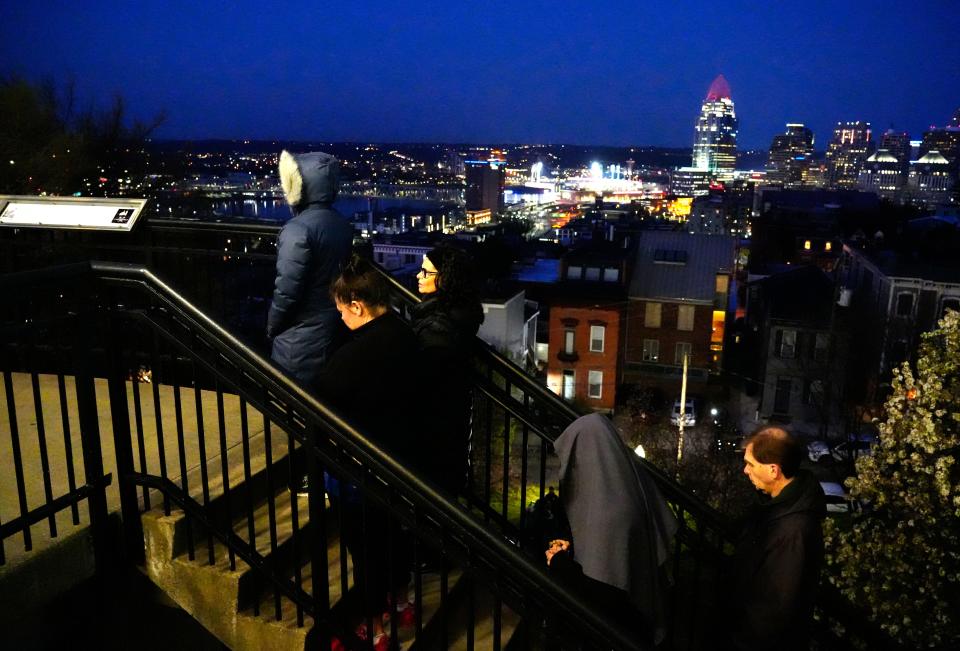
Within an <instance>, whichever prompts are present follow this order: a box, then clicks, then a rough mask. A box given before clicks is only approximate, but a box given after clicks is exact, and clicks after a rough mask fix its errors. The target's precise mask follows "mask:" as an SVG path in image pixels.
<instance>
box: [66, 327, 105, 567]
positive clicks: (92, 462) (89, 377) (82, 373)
mask: <svg viewBox="0 0 960 651" xmlns="http://www.w3.org/2000/svg"><path fill="white" fill-rule="evenodd" d="M76 318H77V327H76V328H75V329H74V335H75V339H74V346H73V349H74V353H75V355H76V357H75V364H76V373H75V383H76V388H77V414H78V416H79V421H80V444H81V448H82V450H83V469H84V476H85V478H86V481H87V485H88V486H89V487H90V493H89V494H88V497H87V503H88V507H89V510H90V530H91V533H92V535H93V558H94V561H95V563H96V568H97V573H98V574H101V575H102V574H103V573H105V572H107V571H108V570H110V569H112V568H111V562H112V557H113V554H111V546H112V543H111V535H110V525H109V520H108V512H107V487H106V485H104V482H103V450H102V447H101V445H100V424H99V418H98V415H97V392H96V386H95V385H94V378H93V363H92V359H91V350H92V348H93V343H94V342H93V336H94V332H95V329H94V328H93V324H92V323H91V321H90V320H91V319H93V318H94V317H93V310H82V311H81V312H80V313H79V314H78V315H77V317H76Z"/></svg>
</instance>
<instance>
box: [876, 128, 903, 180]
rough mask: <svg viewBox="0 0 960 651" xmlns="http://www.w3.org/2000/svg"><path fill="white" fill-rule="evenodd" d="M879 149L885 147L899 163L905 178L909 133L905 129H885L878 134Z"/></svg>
mask: <svg viewBox="0 0 960 651" xmlns="http://www.w3.org/2000/svg"><path fill="white" fill-rule="evenodd" d="M880 149H886V150H887V151H888V152H890V155H891V156H893V157H894V158H896V159H897V162H899V163H900V170H901V172H902V174H903V176H904V178H906V176H907V172H909V171H910V134H909V133H907V132H906V131H894V130H893V129H887V131H886V133H884V134H883V135H882V136H880Z"/></svg>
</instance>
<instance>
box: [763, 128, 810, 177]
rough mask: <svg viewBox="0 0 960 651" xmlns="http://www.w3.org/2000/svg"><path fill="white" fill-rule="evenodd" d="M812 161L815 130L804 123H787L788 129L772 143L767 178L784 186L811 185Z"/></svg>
mask: <svg viewBox="0 0 960 651" xmlns="http://www.w3.org/2000/svg"><path fill="white" fill-rule="evenodd" d="M812 161H813V131H811V130H810V129H809V128H807V127H805V126H804V125H802V124H787V130H786V131H785V132H784V133H780V134H777V135H776V136H774V137H773V142H772V143H770V153H769V154H768V157H767V176H766V180H767V182H768V183H770V184H771V185H779V186H781V187H784V188H799V187H803V186H805V185H809V183H810V181H809V179H808V176H809V172H810V163H811V162H812Z"/></svg>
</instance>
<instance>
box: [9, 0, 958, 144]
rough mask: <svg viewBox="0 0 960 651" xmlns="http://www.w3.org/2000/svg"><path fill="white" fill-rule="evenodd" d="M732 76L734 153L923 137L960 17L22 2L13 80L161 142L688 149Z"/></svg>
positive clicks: (577, 6)
mask: <svg viewBox="0 0 960 651" xmlns="http://www.w3.org/2000/svg"><path fill="white" fill-rule="evenodd" d="M719 73H723V74H724V75H725V76H726V78H727V79H728V81H729V82H730V86H731V88H732V95H733V100H734V102H735V103H736V109H737V115H738V116H739V118H740V125H741V127H740V144H741V147H762V148H766V147H767V146H769V144H770V140H771V138H772V137H773V135H774V134H775V133H777V132H780V131H782V130H783V126H784V123H786V122H788V121H799V122H804V123H806V124H807V125H808V126H810V127H812V128H813V130H814V132H815V134H816V138H817V147H818V148H823V147H824V146H825V144H826V142H827V140H828V139H829V131H830V129H831V128H832V125H833V124H834V123H835V122H837V121H838V120H855V119H863V120H868V121H870V122H872V123H873V126H874V130H875V131H877V132H881V131H883V130H885V129H887V128H888V127H891V126H893V127H895V128H897V129H899V130H907V131H909V132H910V134H911V136H912V137H914V138H919V137H920V136H921V135H922V131H923V130H924V129H926V128H927V127H928V126H929V125H931V124H936V125H943V124H944V123H945V122H946V121H947V120H948V119H949V117H950V116H951V115H952V114H953V112H954V111H955V110H956V109H957V108H958V107H960V3H958V2H957V1H956V0H943V1H934V0H930V1H924V0H921V1H920V2H914V3H904V2H902V0H900V1H897V2H865V1H864V2H852V1H846V0H833V1H831V2H806V3H804V2H719V1H718V2H693V1H689V2H683V1H679V0H678V1H664V2H642V1H633V2H625V1H624V2H608V3H607V2H593V3H589V2H565V1H558V0H554V1H551V2H519V1H514V2H491V1H487V2H450V1H449V0H448V1H447V2H425V1H423V2H403V1H399V0H394V1H391V2H367V1H364V0H348V1H346V2H332V3H331V2H318V1H315V2H287V3H269V2H262V1H261V2H245V1H236V2H207V1H204V0H194V1H192V2H178V1H171V2H152V1H144V2H122V3H121V2H97V1H96V0H91V1H90V2H43V1H33V2H18V1H13V0H11V1H8V2H3V3H2V8H0V74H5V75H9V74H18V75H21V76H25V77H27V78H29V79H43V78H52V79H54V80H55V81H58V82H62V81H64V80H67V79H73V80H74V82H75V84H76V88H77V90H78V91H79V94H80V96H81V98H83V100H84V102H86V103H91V102H95V101H96V102H100V103H101V104H102V105H106V104H107V103H108V102H109V100H110V99H111V97H112V96H113V95H115V94H117V93H120V94H122V95H123V96H124V97H125V99H126V100H127V101H128V104H129V107H130V109H131V111H132V112H133V114H134V115H136V116H139V117H143V118H148V117H150V116H152V115H153V114H155V113H157V112H158V111H159V110H161V109H165V110H166V111H167V113H168V119H167V121H166V123H165V124H164V126H163V127H162V128H161V130H160V131H159V132H157V134H156V136H158V137H166V138H250V139H298V140H355V141H365V142H376V141H393V142H400V141H405V142H413V141H418V142H506V143H510V142H516V143H521V142H527V143H572V144H608V145H664V146H679V147H686V146H689V145H690V144H691V142H692V139H693V125H694V122H695V120H696V116H697V112H698V110H699V106H700V102H701V101H702V99H703V97H704V96H705V94H706V92H707V88H708V87H709V85H710V82H711V81H712V80H713V78H714V77H715V76H716V75H717V74H719Z"/></svg>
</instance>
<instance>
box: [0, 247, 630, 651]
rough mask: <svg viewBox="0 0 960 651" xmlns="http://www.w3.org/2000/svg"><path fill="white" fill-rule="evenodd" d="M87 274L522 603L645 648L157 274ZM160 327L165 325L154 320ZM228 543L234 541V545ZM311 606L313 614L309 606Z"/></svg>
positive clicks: (610, 640)
mask: <svg viewBox="0 0 960 651" xmlns="http://www.w3.org/2000/svg"><path fill="white" fill-rule="evenodd" d="M81 269H82V267H78V266H77V265H69V266H66V267H61V268H59V269H47V270H44V271H43V272H42V273H38V274H33V272H25V273H20V274H15V275H13V276H12V277H11V276H7V277H5V278H0V289H7V288H12V287H14V286H15V287H16V288H17V289H18V291H22V290H23V289H24V288H25V287H26V286H27V285H28V283H30V282H31V281H35V282H37V283H41V284H42V283H49V282H55V281H56V280H57V279H58V278H59V279H66V278H71V279H76V278H77V276H78V272H79V271H81ZM87 270H88V271H87V275H89V276H90V277H92V278H93V279H95V280H96V281H97V282H99V283H102V284H104V285H107V286H109V285H119V286H125V287H133V288H136V289H139V290H141V291H145V292H147V293H148V294H149V295H151V296H152V297H153V298H154V299H156V300H158V301H159V302H160V304H161V305H162V310H163V311H167V312H169V313H170V315H171V317H172V318H174V319H176V320H179V321H186V322H188V323H189V326H190V327H191V328H194V329H196V331H198V332H200V333H202V335H203V336H204V337H205V338H206V341H207V342H208V343H210V344H213V345H215V347H216V349H217V353H218V354H219V355H222V356H225V357H228V358H229V359H230V360H231V362H234V363H236V364H237V365H238V366H239V367H240V368H242V369H243V371H244V372H245V373H248V374H250V375H252V376H253V377H254V378H255V380H256V383H259V384H260V385H262V386H264V388H265V389H266V390H267V391H268V392H270V393H272V394H273V395H276V396H279V397H281V398H282V399H283V400H284V401H285V402H287V404H288V405H289V406H291V407H293V408H294V409H296V411H297V415H298V416H299V417H301V418H303V419H305V420H306V422H307V424H308V425H309V424H311V423H312V424H313V425H314V426H317V427H321V428H323V429H324V431H326V432H327V433H328V434H329V435H332V437H333V438H334V440H335V442H336V444H337V445H339V446H342V447H343V448H344V449H345V450H347V451H348V453H349V455H350V456H352V457H354V458H355V459H357V460H359V461H360V462H361V464H362V466H363V467H365V468H367V469H368V470H369V471H371V472H373V474H374V476H376V477H379V478H381V479H382V480H384V481H386V482H387V484H388V485H390V487H391V488H392V489H393V490H395V491H397V492H398V493H399V494H400V495H401V496H402V497H403V498H404V499H405V500H408V501H409V502H410V503H412V504H414V505H416V507H417V508H418V509H420V510H421V511H422V512H423V513H424V514H425V515H426V517H429V518H431V519H433V520H435V521H436V522H438V523H439V524H440V526H441V527H442V528H443V529H444V530H445V531H447V532H449V533H451V535H454V536H455V537H456V538H458V539H460V540H461V543H462V545H463V547H464V549H465V550H467V551H468V553H469V557H470V563H471V566H472V567H474V568H475V569H476V568H480V567H486V568H488V569H489V571H490V572H492V573H493V574H494V575H495V576H497V577H498V580H499V581H502V582H504V583H505V584H506V585H509V586H512V587H511V590H512V591H513V593H514V594H515V596H516V597H518V598H519V601H521V603H523V604H526V605H529V604H536V605H537V606H536V608H535V610H536V611H537V612H541V613H552V614H555V615H557V617H558V619H559V620H560V621H563V622H565V624H566V625H567V626H575V628H576V629H578V630H580V631H582V632H583V633H584V635H585V636H586V639H589V640H593V641H595V642H597V643H600V644H601V645H604V646H610V647H613V648H621V649H641V648H643V647H642V645H640V644H638V643H637V642H636V641H635V640H632V639H630V638H629V637H628V636H627V635H625V634H624V633H622V632H620V631H619V630H618V629H617V627H616V626H615V625H612V624H611V623H610V622H609V621H607V620H606V619H605V617H603V616H602V615H600V614H598V613H597V612H596V611H594V609H593V607H592V606H591V605H590V604H584V603H582V602H580V601H578V600H577V599H576V598H574V597H573V596H571V595H570V594H568V593H567V592H565V591H564V590H562V589H561V588H560V587H559V586H558V585H557V584H556V583H555V582H554V581H552V580H551V579H550V578H549V577H548V576H547V575H546V574H545V572H544V571H543V570H542V569H540V568H538V567H537V566H535V565H533V564H532V563H531V562H530V561H529V560H528V559H527V558H526V557H524V556H523V555H521V554H520V553H519V552H518V550H517V549H516V548H515V547H513V546H512V545H510V544H507V543H506V542H505V541H504V540H503V539H502V538H500V537H499V536H496V535H494V534H493V533H492V532H491V531H490V530H488V529H487V528H485V527H484V526H482V525H481V524H480V523H478V522H477V521H476V520H475V519H474V518H473V517H471V516H469V515H468V514H467V513H465V512H464V511H463V509H462V508H461V507H460V506H458V505H457V504H455V503H453V502H451V501H450V500H449V498H448V497H447V496H445V495H444V494H442V493H440V492H438V491H437V490H435V489H434V488H433V487H432V486H431V485H430V484H428V483H425V482H423V481H422V480H420V479H419V478H418V477H417V476H416V475H414V474H412V473H411V472H410V471H409V470H407V468H405V467H404V466H403V465H401V464H399V463H398V462H397V461H395V460H394V459H393V458H392V457H391V456H390V455H389V454H387V453H386V452H385V451H384V450H382V449H381V448H379V447H378V446H377V445H376V444H374V443H373V442H372V441H371V440H370V439H369V438H368V437H366V436H365V435H364V434H362V433H361V432H359V431H357V430H356V429H354V428H353V427H352V426H351V425H350V424H349V423H347V422H346V421H344V420H343V419H342V418H341V417H339V416H338V415H337V414H336V413H335V412H333V411H332V410H330V409H328V408H327V407H326V406H325V405H323V404H322V403H321V402H320V401H318V400H317V399H316V398H315V397H313V396H311V395H310V394H308V393H306V392H305V391H303V390H302V389H301V388H300V387H299V386H297V385H296V384H295V383H294V382H292V381H291V380H290V379H288V378H287V377H286V376H285V375H283V374H282V373H281V372H279V371H278V370H277V369H276V368H274V367H273V366H272V365H271V364H270V363H269V362H267V361H266V360H265V359H263V358H262V357H261V356H259V355H258V354H257V353H256V352H255V351H253V350H251V349H250V348H249V347H248V346H246V345H245V344H244V343H243V342H241V341H240V340H238V339H237V338H236V337H234V336H233V335H231V334H230V333H229V332H228V331H226V330H225V329H224V328H223V327H221V326H220V325H219V324H217V323H216V322H214V321H213V320H212V319H210V318H209V317H208V316H207V315H205V314H204V313H203V312H202V311H201V310H199V309H198V308H196V307H195V306H194V305H193V304H191V303H190V302H189V301H187V300H186V299H185V298H184V297H182V296H181V295H180V294H179V293H177V292H176V291H174V290H173V289H172V288H170V287H169V286H168V285H167V284H165V283H164V282H163V281H162V280H160V279H159V278H158V277H157V276H155V275H154V274H153V273H151V272H150V271H149V270H147V269H145V268H142V267H139V266H136V265H128V264H121V263H108V262H93V263H90V264H89V265H88V266H87ZM101 307H106V306H101ZM113 307H114V309H117V308H119V309H120V310H121V311H122V310H126V309H129V308H128V307H126V306H113ZM154 325H155V326H157V325H159V324H157V323H156V322H154ZM171 336H175V333H171ZM291 433H292V434H293V435H294V436H297V437H298V438H299V439H300V443H301V444H303V445H308V444H309V441H308V440H307V438H306V437H304V436H302V432H300V431H297V430H293V431H292V432H291ZM126 479H127V478H126V477H121V479H120V480H121V482H122V481H125V480H126ZM155 486H156V487H158V488H162V487H163V482H155ZM125 517H126V516H125ZM227 542H228V543H229V539H227ZM293 596H294V597H296V596H297V595H293ZM508 603H509V601H508ZM304 606H305V608H307V609H308V612H309V610H310V606H309V604H305V605H304Z"/></svg>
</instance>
